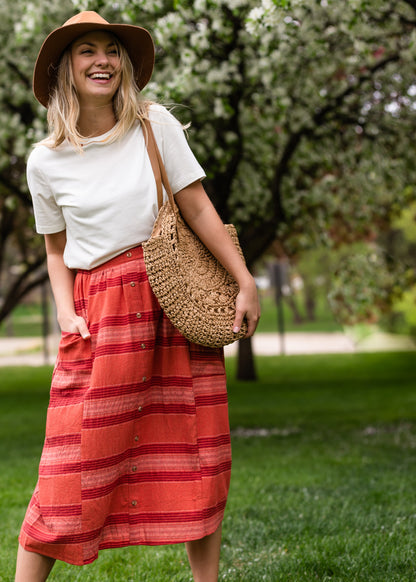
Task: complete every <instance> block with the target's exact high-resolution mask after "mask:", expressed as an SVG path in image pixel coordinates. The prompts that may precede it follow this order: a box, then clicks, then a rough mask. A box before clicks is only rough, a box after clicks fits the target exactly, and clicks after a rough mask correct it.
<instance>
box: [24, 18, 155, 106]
mask: <svg viewBox="0 0 416 582" xmlns="http://www.w3.org/2000/svg"><path fill="white" fill-rule="evenodd" d="M95 30H104V31H106V32H110V33H111V34H114V35H115V36H116V37H117V38H118V39H119V40H120V42H121V43H122V44H123V46H124V48H125V49H126V51H127V53H128V55H129V57H130V60H131V62H132V65H133V69H134V72H135V79H136V83H137V86H138V87H139V89H143V88H144V87H145V86H146V85H147V83H148V82H149V81H150V78H151V76H152V72H153V67H154V61H155V47H154V44H153V39H152V37H151V35H150V33H149V32H148V31H147V30H146V29H145V28H141V27H140V26H133V25H130V24H101V23H95V22H79V23H77V24H71V25H69V26H63V27H61V28H57V29H56V30H54V31H52V32H51V33H50V34H49V36H48V37H47V38H46V39H45V41H44V43H43V45H42V47H41V49H40V51H39V55H38V58H37V60H36V64H35V68H34V72H33V93H34V95H35V97H36V99H37V100H38V101H39V103H41V104H42V105H43V106H44V107H48V102H49V96H50V93H51V90H52V89H53V86H54V83H55V81H56V74H57V68H58V64H59V61H60V59H61V56H62V53H63V52H64V50H65V49H66V48H67V47H68V46H69V45H70V44H71V43H72V42H73V41H74V40H75V39H76V38H78V37H80V36H82V35H83V34H87V33H88V32H92V31H95Z"/></svg>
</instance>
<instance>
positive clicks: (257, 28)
mask: <svg viewBox="0 0 416 582" xmlns="http://www.w3.org/2000/svg"><path fill="white" fill-rule="evenodd" d="M6 4H7V6H6V7H5V8H1V10H2V11H4V15H3V14H2V17H3V16H4V18H2V22H1V24H0V26H1V27H2V35H3V36H2V38H4V39H5V41H4V42H3V48H2V49H1V50H2V51H3V53H4V55H5V57H4V58H3V59H2V62H1V64H0V67H1V68H0V74H1V75H2V79H7V83H5V82H3V83H2V86H3V87H4V86H7V87H10V88H11V89H10V90H9V91H4V90H2V92H1V93H0V98H1V100H2V109H1V116H2V118H1V119H2V132H1V134H0V135H1V139H0V156H1V161H0V171H1V179H0V184H1V186H0V187H1V191H0V201H1V202H0V203H1V204H2V212H3V213H4V214H2V222H1V225H0V227H1V228H0V231H1V233H0V238H1V241H0V261H1V260H2V258H3V264H4V257H5V255H6V251H7V248H9V249H11V248H13V252H17V251H16V249H19V251H18V252H19V253H20V255H19V257H18V261H17V262H18V263H19V265H20V269H21V272H20V275H19V276H20V278H21V279H20V281H17V283H16V282H15V283H13V284H10V286H8V281H6V280H5V279H3V282H2V291H3V299H2V300H3V309H2V311H1V310H0V319H1V317H2V315H4V313H5V312H6V311H7V309H9V307H10V306H11V305H12V304H13V302H14V298H15V297H17V296H20V295H21V294H22V293H24V292H25V289H26V288H27V285H28V283H27V281H31V280H32V279H31V277H34V276H35V275H31V272H33V273H36V277H38V278H39V277H40V276H39V274H38V273H39V270H38V267H37V265H38V264H39V263H40V262H41V260H42V258H43V251H42V250H41V249H42V247H41V245H40V244H39V241H38V239H37V238H36V237H33V236H32V235H31V234H30V235H28V232H30V231H28V225H29V226H30V228H31V227H32V222H31V221H32V219H31V215H30V212H29V202H28V197H27V192H26V189H25V185H24V175H23V168H24V156H25V152H26V151H27V150H28V147H29V143H30V142H32V141H33V140H34V139H37V138H38V136H39V135H40V132H41V122H40V121H39V117H38V114H39V113H40V110H39V108H38V107H37V106H36V104H35V101H34V100H33V97H32V96H31V94H30V73H31V68H32V64H33V61H34V58H35V55H36V52H37V50H38V47H39V45H40V42H41V38H42V36H44V35H45V33H46V32H47V30H50V29H51V28H52V27H53V26H54V23H55V24H56V26H58V25H60V24H61V23H62V22H63V21H64V20H65V19H66V18H67V17H69V16H71V15H72V14H73V12H74V10H79V9H91V10H97V11H99V12H100V13H101V14H102V15H103V16H104V17H106V18H108V20H110V21H125V22H131V23H135V24H140V25H143V26H145V27H147V28H149V29H150V30H151V32H152V33H153V36H154V38H155V41H156V45H157V57H156V68H155V73H154V76H153V80H152V82H151V83H150V85H149V86H148V88H147V89H146V95H147V96H148V97H150V98H155V99H157V100H159V101H161V102H162V103H165V104H167V105H172V106H173V105H175V104H180V106H179V105H178V106H177V107H176V109H175V113H176V115H177V116H178V117H179V118H180V119H181V120H182V121H183V122H184V123H187V122H188V121H191V122H192V125H191V128H190V129H189V139H190V142H191V146H192V148H193V150H194V152H195V153H196V155H197V157H198V158H199V160H200V162H201V163H202V165H203V166H204V167H205V169H206V172H207V174H208V178H207V180H206V181H205V186H206V189H207V191H208V193H209V195H210V196H211V198H212V200H213V202H214V203H215V205H216V207H217V209H218V210H219V212H220V214H221V216H222V218H223V219H224V220H225V221H233V222H234V223H236V225H237V227H238V229H239V233H240V238H241V243H242V246H243V249H244V252H245V255H246V259H247V262H248V265H249V266H250V267H253V265H254V263H255V261H256V260H257V259H258V258H259V257H260V256H261V255H262V254H263V253H265V252H266V251H267V250H268V249H269V247H270V245H271V244H272V243H273V241H275V240H276V238H278V239H279V240H280V242H281V244H282V245H283V248H284V249H285V252H286V254H287V255H288V256H289V257H292V258H293V257H296V256H298V255H299V254H300V253H302V251H303V250H305V249H308V248H313V247H318V246H322V245H326V246H330V247H331V246H339V245H341V244H348V243H351V242H354V241H357V240H366V241H376V240H377V238H378V234H379V232H380V231H382V230H385V229H388V228H389V224H390V222H391V220H392V219H393V218H394V217H395V216H396V215H398V214H399V213H400V212H401V210H402V209H403V208H405V207H406V205H408V203H409V202H410V201H411V200H414V198H415V190H414V186H413V184H414V183H415V164H414V163H413V159H412V158H413V149H412V139H413V134H414V133H415V129H416V127H415V126H416V117H415V107H416V105H415V94H416V85H415V82H414V75H413V71H414V59H415V56H416V42H415V40H416V31H415V24H416V2H415V1H414V0H386V1H385V2H378V0H350V1H349V2H342V1H339V0H302V1H300V0H194V1H190V0H170V1H167V0H119V1H118V2H117V3H114V2H113V1H112V0H111V1H110V0H98V1H97V0H73V1H72V3H71V2H70V0H64V1H63V2H61V3H60V5H59V6H58V7H57V6H56V3H55V2H52V1H51V0H36V3H34V4H33V5H32V4H29V5H28V4H27V3H26V4H24V5H23V3H20V0H19V2H17V3H16V2H13V10H8V9H7V8H8V5H9V4H10V5H11V0H10V2H7V3H6ZM23 8H25V9H26V12H25V13H24V11H23ZM19 9H20V12H19ZM16 31H17V33H18V34H17V36H16V34H15V32H16ZM41 119H42V118H41ZM9 217H11V218H9ZM10 220H12V221H16V222H15V223H14V224H15V225H19V228H14V232H15V233H19V237H20V239H21V240H20V242H18V241H17V240H16V239H15V240H14V243H13V246H10V245H6V242H8V241H9V240H10V236H11V233H10V229H9V230H7V224H8V221H10ZM19 245H20V246H19ZM9 252H10V251H9ZM375 255H377V260H375V259H374V257H375ZM36 261H38V262H37V263H36ZM360 261H361V262H360ZM362 263H365V268H364V267H363V265H362ZM351 264H352V265H353V266H354V265H355V267H353V266H345V268H344V272H348V269H350V270H351V269H353V268H355V269H356V271H357V272H360V271H361V272H362V273H365V276H366V278H367V279H366V280H368V281H369V282H371V284H369V285H365V284H364V285H362V287H364V290H363V292H364V293H366V294H367V295H366V302H367V304H368V305H371V304H374V305H376V303H377V301H376V300H377V296H378V294H379V293H380V292H381V293H382V294H384V295H383V297H384V299H383V301H384V302H387V303H388V301H389V297H390V296H391V295H392V293H393V290H397V288H398V287H402V286H403V285H404V283H405V282H406V281H407V280H410V279H411V276H409V273H408V272H407V274H406V276H405V275H404V274H403V273H401V274H400V273H399V274H398V270H399V271H400V269H398V265H397V264H394V262H392V261H390V262H389V261H388V260H386V256H385V253H384V252H383V249H382V247H381V246H380V245H379V246H378V250H377V252H376V253H375V251H374V249H373V250H372V251H371V253H370V254H369V257H367V258H366V257H360V258H359V259H358V260H357V258H356V257H355V258H354V257H352V258H351ZM357 265H358V266H357ZM360 265H361V266H360ZM31 270H32V271H31ZM404 270H405V269H403V271H404ZM387 273H388V276H384V275H385V274H387ZM25 274H29V277H28V278H27V279H25V277H24V275H25ZM399 275H400V277H401V278H400V277H399ZM42 276H43V275H42ZM14 281H16V279H15V280H14ZM24 281H26V282H24ZM354 281H357V279H356V278H355V279H354V277H352V278H351V280H347V281H343V283H342V285H338V287H336V291H335V292H334V295H333V305H334V306H335V308H337V306H338V305H340V306H341V305H343V304H344V303H345V302H346V301H347V302H350V307H351V309H348V310H347V311H348V314H349V316H348V317H349V318H350V319H351V313H355V312H357V310H356V309H355V305H354V304H356V303H357V297H356V295H355V294H354V287H353V285H354V284H355V283H354ZM33 282H34V283H35V282H36V278H35V279H33ZM361 283H362V279H361ZM398 283H399V285H398ZM29 284H30V283H29ZM13 285H14V287H13ZM25 285H26V287H25ZM345 285H346V286H347V288H348V289H346V288H345ZM358 299H359V297H358ZM6 306H8V307H6ZM339 311H340V313H345V310H344V311H343V309H341V308H340V309H339ZM367 316H368V313H367V312H366V313H365V314H363V317H367ZM347 319H348V318H347Z"/></svg>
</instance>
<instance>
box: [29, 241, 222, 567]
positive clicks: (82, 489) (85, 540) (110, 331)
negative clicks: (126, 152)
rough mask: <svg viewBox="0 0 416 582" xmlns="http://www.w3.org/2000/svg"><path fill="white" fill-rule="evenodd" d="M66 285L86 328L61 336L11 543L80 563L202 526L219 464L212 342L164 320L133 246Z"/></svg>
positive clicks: (214, 497)
mask: <svg viewBox="0 0 416 582" xmlns="http://www.w3.org/2000/svg"><path fill="white" fill-rule="evenodd" d="M74 295H75V306H76V311H77V313H78V314H79V315H82V316H83V317H84V318H85V320H86V321H87V323H88V326H89V329H90V333H91V339H88V340H83V339H82V338H81V336H80V335H79V334H69V333H63V335H62V339H61V343H60V347H59V354H58V358H57V361H56V365H55V369H54V372H53V378H52V387H51V394H50V403H49V408H48V415H47V422H46V438H45V443H44V448H43V452H42V457H41V461H40V466H39V480H38V483H37V486H36V488H35V491H34V494H33V497H32V499H31V501H30V504H29V507H28V509H27V512H26V516H25V519H24V522H23V525H22V530H21V533H20V538H19V539H20V543H21V545H22V546H23V547H24V548H25V549H26V550H29V551H34V552H37V553H40V554H43V555H46V556H50V557H53V558H57V559H59V560H63V561H65V562H68V563H71V564H79V565H80V564H87V563H90V562H93V561H94V560H95V559H96V558H97V556H98V551H99V550H100V549H104V548H114V547H122V546H127V545H140V544H143V545H160V544H171V543H178V542H184V541H190V540H195V539H200V538H202V537H204V536H206V535H208V534H211V533H213V532H214V531H215V530H216V529H217V528H218V526H219V525H220V523H221V521H222V518H223V514H224V508H225V504H226V500H227V494H228V488H229V481H230V471H231V448H230V432H229V424H228V406H227V393H226V384H225V371H224V359H223V352H222V350H216V349H211V348H205V347H202V346H198V345H195V344H192V343H190V342H188V341H187V340H186V339H185V338H184V337H183V336H181V335H180V333H179V332H178V331H177V330H176V329H175V328H174V327H173V326H172V324H171V323H170V322H169V320H168V319H167V318H166V316H165V315H164V314H163V312H162V311H161V309H160V307H159V304H158V301H157V299H156V298H155V296H154V294H153V292H152V290H151V288H150V286H149V283H148V280H147V276H146V271H145V266H144V261H143V252H142V249H141V247H136V248H134V249H131V250H130V251H128V252H126V253H123V255H120V256H119V257H116V258H115V259H112V260H111V261H108V262H107V263H105V264H104V265H102V266H100V267H97V268H96V269H93V270H92V271H80V272H78V273H77V276H76V279H75V290H74Z"/></svg>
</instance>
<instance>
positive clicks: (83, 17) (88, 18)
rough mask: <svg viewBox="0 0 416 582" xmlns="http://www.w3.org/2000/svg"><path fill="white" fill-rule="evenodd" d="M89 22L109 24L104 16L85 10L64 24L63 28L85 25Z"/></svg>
mask: <svg viewBox="0 0 416 582" xmlns="http://www.w3.org/2000/svg"><path fill="white" fill-rule="evenodd" d="M85 22H88V23H89V24H109V22H107V20H105V19H104V18H103V17H102V16H100V15H99V14H97V13H96V12H94V11H93V10H85V11H84V12H79V14H75V16H72V18H70V19H69V20H67V21H66V22H64V24H63V25H62V26H71V25H72V24H83V23H85Z"/></svg>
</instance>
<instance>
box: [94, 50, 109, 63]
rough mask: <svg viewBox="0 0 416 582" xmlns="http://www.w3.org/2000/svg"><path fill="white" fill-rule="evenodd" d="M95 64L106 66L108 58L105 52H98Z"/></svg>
mask: <svg viewBox="0 0 416 582" xmlns="http://www.w3.org/2000/svg"><path fill="white" fill-rule="evenodd" d="M95 62H96V64H99V65H101V66H102V65H106V64H107V63H108V56H107V53H106V52H105V51H98V52H97V53H96V55H95Z"/></svg>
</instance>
